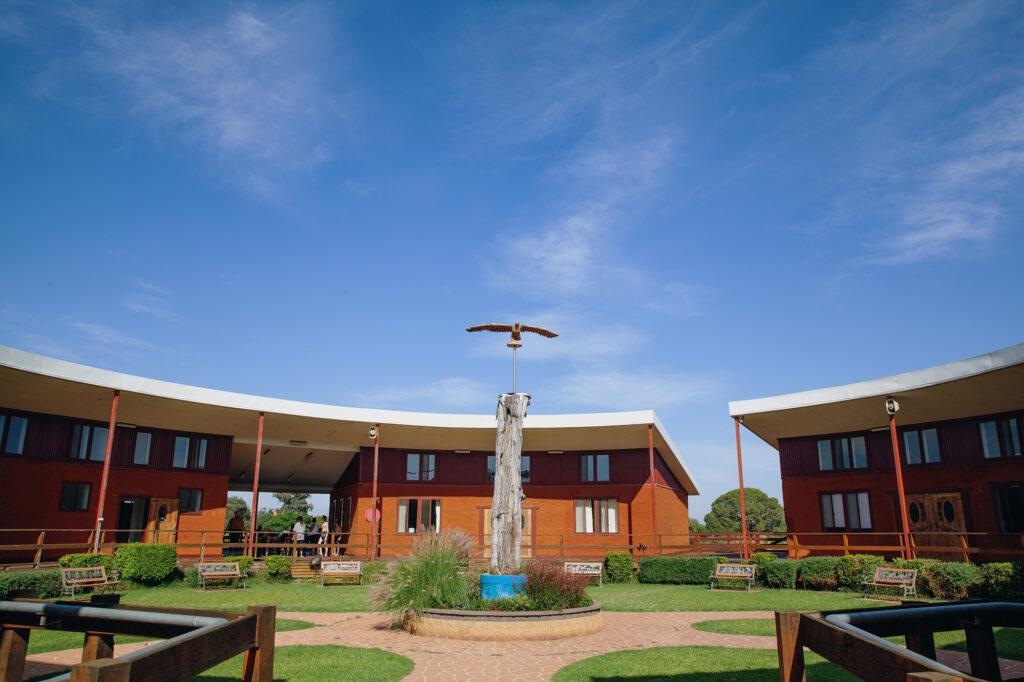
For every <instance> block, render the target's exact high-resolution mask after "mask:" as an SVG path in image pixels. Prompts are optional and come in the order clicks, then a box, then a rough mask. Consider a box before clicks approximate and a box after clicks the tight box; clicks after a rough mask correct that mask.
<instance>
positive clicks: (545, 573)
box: [523, 561, 594, 611]
mask: <svg viewBox="0 0 1024 682" xmlns="http://www.w3.org/2000/svg"><path fill="white" fill-rule="evenodd" d="M523 591H524V592H526V596H527V597H528V598H529V599H530V601H531V602H532V603H533V608H534V610H536V611H559V610H561V609H575V608H579V607H581V606H590V605H591V604H593V603H594V600H593V599H591V598H590V597H588V596H587V579H586V578H585V577H583V576H580V575H572V574H569V573H566V572H565V570H564V568H563V567H562V564H560V563H555V562H550V561H538V562H535V563H532V564H529V565H527V567H526V583H525V584H524V585H523Z"/></svg>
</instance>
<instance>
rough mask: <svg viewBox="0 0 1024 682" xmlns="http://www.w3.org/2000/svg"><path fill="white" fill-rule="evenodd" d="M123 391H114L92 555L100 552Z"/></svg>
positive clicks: (97, 505)
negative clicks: (111, 461)
mask: <svg viewBox="0 0 1024 682" xmlns="http://www.w3.org/2000/svg"><path fill="white" fill-rule="evenodd" d="M120 400H121V391H114V402H113V404H112V405H111V406H110V428H108V429H107V449H106V451H105V453H104V455H103V478H101V479H100V497H99V500H98V501H97V504H96V535H95V537H94V539H93V541H92V553H93V554H98V553H99V551H100V529H101V528H102V527H103V505H104V503H105V502H106V500H107V478H108V477H109V476H110V451H111V450H113V449H114V429H115V428H116V427H117V404H118V402H120Z"/></svg>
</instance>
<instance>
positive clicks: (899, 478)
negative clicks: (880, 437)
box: [885, 397, 913, 559]
mask: <svg viewBox="0 0 1024 682" xmlns="http://www.w3.org/2000/svg"><path fill="white" fill-rule="evenodd" d="M885 409H886V411H887V412H888V413H889V436H890V437H891V438H892V460H893V464H894V465H895V467H896V490H897V492H898V493H899V500H898V502H899V505H900V518H901V519H902V520H903V556H904V557H905V558H906V559H912V558H913V556H912V555H911V551H910V522H909V520H908V519H907V497H906V495H905V494H904V493H903V462H902V461H901V458H900V440H899V438H897V437H896V411H897V410H899V405H898V404H897V403H896V401H895V400H893V399H892V397H889V398H886V399H885Z"/></svg>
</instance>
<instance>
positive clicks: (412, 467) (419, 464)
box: [405, 452, 434, 481]
mask: <svg viewBox="0 0 1024 682" xmlns="http://www.w3.org/2000/svg"><path fill="white" fill-rule="evenodd" d="M405 480H407V481H433V480H434V455H421V454H417V453H414V452H410V453H409V454H407V455H406V456H405Z"/></svg>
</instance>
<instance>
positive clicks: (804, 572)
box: [800, 556, 839, 590]
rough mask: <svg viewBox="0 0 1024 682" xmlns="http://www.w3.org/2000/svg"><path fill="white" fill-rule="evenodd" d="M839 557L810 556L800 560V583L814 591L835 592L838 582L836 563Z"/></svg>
mask: <svg viewBox="0 0 1024 682" xmlns="http://www.w3.org/2000/svg"><path fill="white" fill-rule="evenodd" d="M837 561H839V557H834V556H809V557H807V558H806V559H801V560H800V581H801V582H802V583H803V585H804V587H806V588H809V589H812V590H834V589H836V585H837V584H838V581H837V580H836V562H837Z"/></svg>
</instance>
